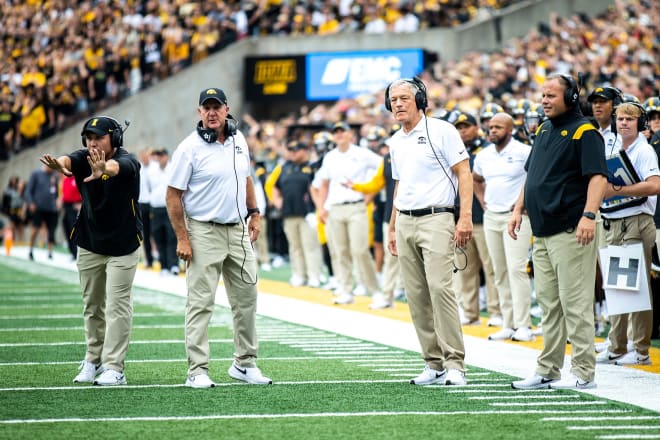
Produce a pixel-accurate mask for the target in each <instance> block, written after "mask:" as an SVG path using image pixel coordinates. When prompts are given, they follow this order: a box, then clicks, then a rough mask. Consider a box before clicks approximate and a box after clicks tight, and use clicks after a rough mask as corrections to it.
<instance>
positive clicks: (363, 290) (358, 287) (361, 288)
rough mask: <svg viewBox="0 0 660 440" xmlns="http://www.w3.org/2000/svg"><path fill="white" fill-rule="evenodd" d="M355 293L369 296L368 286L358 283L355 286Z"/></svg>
mask: <svg viewBox="0 0 660 440" xmlns="http://www.w3.org/2000/svg"><path fill="white" fill-rule="evenodd" d="M353 295H355V296H367V288H366V287H364V285H363V284H357V285H356V286H355V288H353Z"/></svg>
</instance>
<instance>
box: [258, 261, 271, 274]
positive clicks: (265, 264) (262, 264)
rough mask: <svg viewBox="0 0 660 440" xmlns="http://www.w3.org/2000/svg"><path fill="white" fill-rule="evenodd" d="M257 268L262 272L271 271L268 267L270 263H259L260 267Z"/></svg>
mask: <svg viewBox="0 0 660 440" xmlns="http://www.w3.org/2000/svg"><path fill="white" fill-rule="evenodd" d="M259 268H260V269H261V270H263V271H264V272H270V271H271V270H273V267H272V266H271V265H270V263H261V266H259Z"/></svg>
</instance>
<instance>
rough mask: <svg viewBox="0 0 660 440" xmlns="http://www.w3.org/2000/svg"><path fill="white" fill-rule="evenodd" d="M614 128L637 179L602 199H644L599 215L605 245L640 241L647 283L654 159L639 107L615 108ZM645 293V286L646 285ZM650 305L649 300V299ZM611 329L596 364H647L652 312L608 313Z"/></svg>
mask: <svg viewBox="0 0 660 440" xmlns="http://www.w3.org/2000/svg"><path fill="white" fill-rule="evenodd" d="M615 114H616V130H617V133H619V137H621V142H622V143H621V148H622V149H623V150H624V151H625V152H626V154H627V155H628V157H629V158H630V162H631V163H632V166H633V168H634V169H635V172H637V175H638V176H639V178H640V181H639V182H637V183H634V184H632V185H625V186H621V187H616V188H615V187H614V185H612V184H611V183H608V184H607V189H606V190H605V198H610V197H614V196H636V197H647V199H646V201H645V202H644V203H642V204H641V205H636V206H629V207H627V208H626V207H624V208H622V209H620V210H616V211H613V212H607V213H605V212H603V227H604V229H605V239H606V240H607V244H608V245H609V244H611V245H625V244H631V243H639V242H641V243H642V248H643V249H644V260H645V262H646V271H647V276H646V279H647V282H648V281H649V280H650V279H651V272H650V269H651V252H652V251H653V245H654V244H655V224H654V222H653V214H654V213H655V208H656V202H657V194H660V171H658V156H657V155H656V154H655V151H654V150H653V148H652V147H651V146H650V145H649V144H648V142H647V141H646V138H645V137H644V135H643V134H642V133H641V131H643V129H644V128H645V126H646V112H645V111H644V108H643V107H642V106H641V105H639V104H637V103H631V102H625V103H623V104H619V106H617V108H616V110H615ZM648 289H649V295H650V294H651V286H650V285H649V286H648ZM651 304H653V300H651ZM610 322H611V325H612V327H611V328H610V333H609V335H608V338H609V340H610V344H611V345H610V347H609V348H608V349H607V350H605V351H603V352H601V353H599V354H598V356H597V357H596V362H598V363H607V364H617V365H650V364H651V358H650V356H649V348H650V347H651V333H652V332H653V310H644V311H640V312H634V313H630V314H627V313H626V314H621V315H610ZM629 323H630V329H631V336H632V342H633V346H634V350H632V351H630V352H629V351H628V348H627V342H628V337H627V332H626V330H627V329H628V324H629Z"/></svg>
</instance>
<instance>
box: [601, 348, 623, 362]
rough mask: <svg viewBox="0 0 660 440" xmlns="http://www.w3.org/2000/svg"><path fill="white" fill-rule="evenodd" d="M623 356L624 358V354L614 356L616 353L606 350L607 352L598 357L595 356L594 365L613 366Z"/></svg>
mask: <svg viewBox="0 0 660 440" xmlns="http://www.w3.org/2000/svg"><path fill="white" fill-rule="evenodd" d="M624 356H625V353H624V354H616V353H612V352H611V351H610V350H609V349H608V350H605V351H602V352H600V353H598V355H597V356H596V363H597V364H613V363H615V362H616V361H618V360H619V359H621V358H622V357H624Z"/></svg>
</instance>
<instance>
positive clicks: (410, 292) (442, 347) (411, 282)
mask: <svg viewBox="0 0 660 440" xmlns="http://www.w3.org/2000/svg"><path fill="white" fill-rule="evenodd" d="M453 236H454V215H453V214H452V213H440V214H433V215H426V216H422V217H411V216H407V215H405V214H401V213H398V214H397V218H396V245H397V249H398V252H399V265H400V266H401V276H402V278H403V285H404V286H405V288H406V296H407V298H408V306H409V309H410V316H411V317H412V321H413V324H414V325H415V331H416V332H417V338H418V339H419V343H420V346H421V348H422V356H423V357H424V360H425V361H426V363H427V365H428V366H429V367H431V368H433V369H435V370H438V371H442V370H443V369H444V368H453V369H458V370H461V371H465V346H464V343H463V333H462V329H461V323H460V321H459V319H458V304H457V302H456V295H455V293H454V290H453V289H452V268H453V265H452V261H453V259H454V243H453V241H452V238H453Z"/></svg>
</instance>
